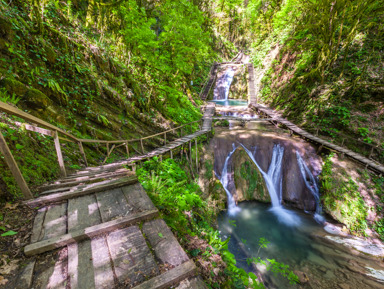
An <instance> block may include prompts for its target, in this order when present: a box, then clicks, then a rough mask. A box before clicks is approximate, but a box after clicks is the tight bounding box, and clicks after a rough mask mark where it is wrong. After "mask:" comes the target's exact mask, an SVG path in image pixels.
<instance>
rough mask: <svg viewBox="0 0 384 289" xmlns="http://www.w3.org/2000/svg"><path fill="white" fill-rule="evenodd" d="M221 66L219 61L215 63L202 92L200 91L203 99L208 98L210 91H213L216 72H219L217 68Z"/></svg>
mask: <svg viewBox="0 0 384 289" xmlns="http://www.w3.org/2000/svg"><path fill="white" fill-rule="evenodd" d="M219 66H220V64H219V63H214V64H213V65H212V67H211V71H210V73H209V76H208V80H207V81H206V83H205V85H204V86H203V88H202V90H201V93H200V98H201V99H202V100H206V99H207V97H208V95H209V92H210V91H211V89H212V87H213V85H214V83H215V80H216V73H217V68H218V67H219Z"/></svg>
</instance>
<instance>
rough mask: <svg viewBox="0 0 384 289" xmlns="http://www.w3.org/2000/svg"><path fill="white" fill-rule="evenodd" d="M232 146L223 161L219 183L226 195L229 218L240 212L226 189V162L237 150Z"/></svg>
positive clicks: (227, 175)
mask: <svg viewBox="0 0 384 289" xmlns="http://www.w3.org/2000/svg"><path fill="white" fill-rule="evenodd" d="M232 146H233V150H232V151H231V152H230V153H229V154H228V156H227V158H226V159H225V162H224V167H223V171H222V172H221V178H220V182H221V184H222V185H223V188H224V190H225V192H226V193H227V197H228V214H229V215H230V216H235V215H236V213H238V212H240V209H239V207H237V206H236V202H235V200H234V199H233V196H232V194H231V192H230V191H229V189H228V184H229V174H228V162H229V159H230V158H231V157H232V155H233V153H234V152H235V151H236V149H237V147H236V146H235V144H232Z"/></svg>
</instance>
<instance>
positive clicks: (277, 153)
mask: <svg viewBox="0 0 384 289" xmlns="http://www.w3.org/2000/svg"><path fill="white" fill-rule="evenodd" d="M241 146H242V147H243V148H244V150H245V152H246V153H247V154H248V156H249V157H250V158H251V160H252V161H253V162H254V164H255V165H256V166H257V167H258V169H259V171H260V172H261V174H262V175H263V178H264V180H265V184H266V185H267V189H268V192H269V195H270V197H271V202H272V208H271V211H272V212H273V213H274V214H275V215H276V216H277V218H278V220H279V222H280V223H283V224H285V225H288V226H298V225H300V223H301V221H300V218H299V217H298V216H297V215H296V214H295V213H294V212H292V211H288V210H286V209H285V208H284V207H283V206H282V205H281V199H282V189H281V188H282V181H283V179H282V177H281V168H282V166H281V163H282V160H283V156H284V148H283V147H281V146H280V145H275V146H274V147H273V153H272V160H271V164H270V165H269V168H268V172H267V173H266V172H264V171H263V170H262V169H261V167H260V166H259V164H258V163H257V161H256V159H255V157H254V154H252V152H251V151H250V150H248V149H247V148H246V147H245V146H244V145H242V144H241Z"/></svg>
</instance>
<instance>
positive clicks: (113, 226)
mask: <svg viewBox="0 0 384 289" xmlns="http://www.w3.org/2000/svg"><path fill="white" fill-rule="evenodd" d="M157 215H158V210H157V209H156V210H151V211H146V212H140V213H136V214H133V215H130V216H127V217H121V218H118V219H115V220H112V221H109V222H106V223H102V224H98V225H95V226H91V227H88V228H85V229H80V230H76V231H73V232H71V233H68V234H64V235H61V236H59V237H54V238H50V239H47V240H43V241H39V242H36V243H33V244H30V245H28V246H26V247H25V248H24V253H25V255H26V256H33V255H36V254H40V253H44V252H48V251H51V250H54V249H57V248H60V247H63V246H67V245H69V244H72V243H75V242H80V241H82V240H86V239H89V238H92V237H96V236H98V235H100V234H104V233H109V232H112V231H114V230H117V229H120V228H124V227H127V226H130V225H132V224H135V223H138V222H141V221H145V220H150V219H152V218H154V217H156V216H157Z"/></svg>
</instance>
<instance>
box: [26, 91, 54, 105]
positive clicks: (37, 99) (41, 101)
mask: <svg viewBox="0 0 384 289" xmlns="http://www.w3.org/2000/svg"><path fill="white" fill-rule="evenodd" d="M23 101H24V102H25V103H27V104H28V105H30V106H32V107H33V108H36V109H42V108H47V107H48V106H49V105H51V104H52V101H51V100H50V99H49V98H48V97H47V96H46V95H45V94H44V93H42V92H41V91H40V90H37V89H34V88H31V89H29V90H28V91H27V92H26V93H25V95H24V97H23Z"/></svg>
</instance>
